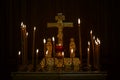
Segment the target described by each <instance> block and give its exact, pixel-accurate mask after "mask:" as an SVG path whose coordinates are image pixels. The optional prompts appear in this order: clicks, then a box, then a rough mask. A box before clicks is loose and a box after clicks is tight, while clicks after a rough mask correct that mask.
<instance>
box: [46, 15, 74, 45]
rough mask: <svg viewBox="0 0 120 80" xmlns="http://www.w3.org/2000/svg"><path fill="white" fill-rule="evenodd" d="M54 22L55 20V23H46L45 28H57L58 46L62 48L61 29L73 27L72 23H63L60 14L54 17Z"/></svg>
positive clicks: (63, 18)
mask: <svg viewBox="0 0 120 80" xmlns="http://www.w3.org/2000/svg"><path fill="white" fill-rule="evenodd" d="M55 20H57V23H47V27H48V28H50V27H57V28H58V34H57V38H58V44H61V45H62V46H63V28H64V27H73V23H71V22H65V23H63V20H65V16H64V15H62V13H58V15H57V16H55Z"/></svg>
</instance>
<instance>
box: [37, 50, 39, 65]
mask: <svg viewBox="0 0 120 80" xmlns="http://www.w3.org/2000/svg"><path fill="white" fill-rule="evenodd" d="M38 53H39V49H36V65H37V64H38V56H39V55H38Z"/></svg>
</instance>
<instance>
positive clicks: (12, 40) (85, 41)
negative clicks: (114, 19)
mask: <svg viewBox="0 0 120 80" xmlns="http://www.w3.org/2000/svg"><path fill="white" fill-rule="evenodd" d="M4 3H5V5H4V6H6V7H4V6H3V7H4V9H3V14H2V15H3V16H5V18H4V17H3V16H1V19H2V20H1V21H2V24H3V26H6V27H2V28H3V29H1V32H2V37H3V38H1V39H2V42H3V43H1V46H2V48H3V47H4V49H2V48H1V57H0V59H1V64H2V66H1V67H2V68H1V70H3V71H2V73H3V74H2V75H3V76H1V77H4V78H7V77H5V76H6V75H9V77H8V78H11V76H12V78H13V79H14V80H15V79H17V80H18V79H20V80H21V79H29V80H30V79H31V80H32V79H48V78H49V79H51V80H54V79H56V80H58V79H60V80H61V79H71V80H75V79H77V80H78V79H87V80H88V79H98V78H100V79H104V78H106V76H107V75H108V74H107V73H109V72H110V73H111V70H112V63H113V61H112V60H113V58H111V56H112V55H113V53H114V51H113V47H114V46H115V44H114V43H116V39H114V36H113V35H112V33H111V31H112V28H111V25H110V20H109V17H110V16H111V11H110V9H112V6H110V5H111V4H112V3H110V2H109V3H108V1H107V0H106V1H103V2H102V1H100V0H98V2H97V1H95V0H93V2H92V1H88V2H87V3H86V1H77V0H76V1H71V0H70V1H69V4H70V5H72V6H69V5H68V6H65V5H66V4H67V3H68V2H67V1H53V2H51V1H48V3H46V2H44V1H42V2H40V1H39V0H35V1H32V0H30V1H28V0H21V1H20V0H18V2H17V1H14V0H13V1H12V2H11V1H8V3H6V2H5V1H4ZM23 3H25V4H23ZM32 3H33V4H32ZM42 3H43V4H42ZM59 3H61V4H59ZM39 4H41V5H39ZM52 4H55V5H52ZM74 4H76V5H74ZM79 4H80V5H79ZM83 4H86V5H83ZM91 4H93V5H92V6H91ZM32 6H33V7H32ZM46 6H47V7H46ZM43 7H44V8H43ZM41 9H42V10H43V12H41ZM15 11H16V12H15ZM59 11H60V12H63V15H64V14H65V20H64V17H62V19H63V21H65V24H64V22H63V23H61V21H60V22H56V23H50V24H49V23H48V22H49V21H51V22H55V20H54V16H55V15H56V14H57V13H58V12H59ZM71 11H72V12H71ZM73 12H74V13H73ZM27 14H28V15H27ZM59 15H60V14H59ZM80 15H81V16H80ZM30 16H31V17H30ZM79 17H80V21H81V22H80V25H79V24H78V23H77V20H78V19H76V18H79ZM21 21H23V23H24V24H22V25H21V26H20V24H21ZM66 21H71V22H73V23H71V22H70V23H69V22H68V23H66ZM78 22H79V21H78ZM25 24H26V25H25ZM46 24H47V27H46ZM57 24H59V26H62V25H61V24H64V26H65V28H64V29H63V33H62V31H61V30H62V29H60V28H58V27H57V26H58V25H57ZM91 24H92V25H91ZM34 25H36V27H35V28H36V29H34V28H33V27H34ZM23 26H24V27H23ZM25 26H26V27H25ZM50 27H57V28H50ZM24 28H26V32H24V31H25V30H24ZM80 29H81V38H80V37H79V36H80V32H79V30H80ZM22 30H23V31H22ZM34 30H35V43H34V41H33V40H34V38H33V35H34ZM21 32H22V33H21ZM27 32H28V33H27ZM92 33H93V35H92ZM21 34H22V36H21ZM94 34H95V38H94V37H93V36H94ZM61 35H62V36H61ZM25 36H26V37H28V40H26V39H27V38H25ZM53 36H54V37H53ZM58 36H59V37H58ZM91 36H92V38H91ZM61 37H63V40H62V39H61ZM97 37H98V39H97ZM21 38H22V39H21ZM49 38H50V39H51V40H50V39H49ZM43 39H44V41H45V44H44V42H43V41H42V40H43ZM80 39H81V42H80ZM22 40H23V43H24V42H25V44H24V45H23V44H21V42H22ZM49 40H50V41H51V43H52V51H48V50H49V49H51V46H50V45H51V44H50V45H49V44H47V43H48V42H49ZM54 40H55V41H54ZM70 40H71V41H73V42H75V46H76V47H75V46H72V47H75V48H76V49H75V50H74V48H70ZM94 40H95V41H94ZM89 41H90V42H89ZM96 41H97V42H96ZM99 41H100V44H99ZM54 42H55V44H54V45H53V43H54ZM93 42H95V43H93ZM111 42H113V43H111ZM4 43H5V44H7V45H8V46H5V45H4ZM27 43H28V44H27ZM59 43H60V44H59ZM62 43H63V44H62ZM79 43H81V44H79ZM26 44H27V46H26ZM33 44H35V45H36V46H33ZM96 44H99V45H98V46H97V48H96ZM80 45H81V47H82V50H80ZM93 45H94V46H93ZM44 46H47V47H48V49H46V48H44ZM22 48H23V50H22ZM26 48H27V50H26ZM6 49H7V50H6ZM99 49H100V52H99ZM94 50H95V51H94ZM27 51H28V52H27ZM33 51H34V52H33ZM63 51H64V52H63ZM74 51H75V52H74ZM80 51H82V53H83V54H82V57H81V56H80V55H81V54H80ZM55 52H56V54H57V53H58V54H59V55H55V54H54V53H55ZM4 53H6V54H4ZM23 53H25V55H23ZM26 53H27V54H26ZM33 53H34V54H35V55H33ZM74 53H75V54H74ZM94 53H99V54H100V56H99V57H100V58H99V57H98V55H96V54H95V55H93V54H94ZM46 54H47V55H46ZM71 54H72V55H71ZM87 54H90V56H89V55H87ZM37 55H38V56H37ZM45 55H46V56H45ZM33 56H34V57H33ZM54 56H55V57H54ZM95 56H97V57H95ZM26 57H27V58H26ZM98 58H99V59H100V64H98V61H97V60H98ZM54 62H55V65H54ZM36 63H39V65H35V64H36ZM75 63H76V64H75ZM20 64H21V66H19V67H18V65H20ZM26 64H28V65H26ZM46 64H47V65H46ZM63 64H64V65H63ZM81 64H82V66H81ZM90 64H91V66H88V65H90ZM98 65H99V67H98ZM35 67H36V68H35ZM98 68H99V69H98ZM108 70H109V71H108ZM115 70H116V68H115ZM106 72H107V73H106ZM23 75H24V76H23Z"/></svg>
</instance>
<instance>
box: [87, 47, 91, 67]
mask: <svg viewBox="0 0 120 80" xmlns="http://www.w3.org/2000/svg"><path fill="white" fill-rule="evenodd" d="M87 65H88V66H89V65H90V48H87Z"/></svg>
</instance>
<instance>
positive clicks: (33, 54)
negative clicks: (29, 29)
mask: <svg viewBox="0 0 120 80" xmlns="http://www.w3.org/2000/svg"><path fill="white" fill-rule="evenodd" d="M35 30H36V27H34V30H33V50H32V64H33V65H34V58H35Z"/></svg>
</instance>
